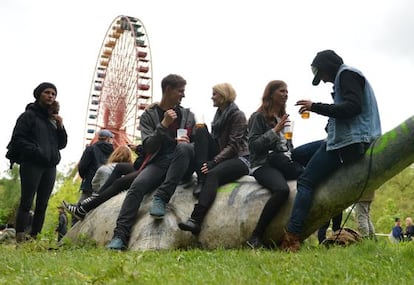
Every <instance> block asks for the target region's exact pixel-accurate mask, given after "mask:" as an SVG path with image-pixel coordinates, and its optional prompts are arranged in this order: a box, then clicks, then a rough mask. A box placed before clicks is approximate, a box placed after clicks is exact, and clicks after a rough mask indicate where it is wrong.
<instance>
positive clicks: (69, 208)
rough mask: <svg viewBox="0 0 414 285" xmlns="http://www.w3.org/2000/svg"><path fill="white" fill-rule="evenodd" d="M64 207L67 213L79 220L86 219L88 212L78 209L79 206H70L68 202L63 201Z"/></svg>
mask: <svg viewBox="0 0 414 285" xmlns="http://www.w3.org/2000/svg"><path fill="white" fill-rule="evenodd" d="M62 205H63V207H64V208H65V209H66V211H68V212H69V213H71V214H72V215H73V216H74V217H75V218H77V219H78V220H83V219H84V218H85V216H86V212H85V211H82V209H81V208H80V207H78V206H77V205H73V204H69V203H68V202H66V201H63V202H62Z"/></svg>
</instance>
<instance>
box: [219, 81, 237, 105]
mask: <svg viewBox="0 0 414 285" xmlns="http://www.w3.org/2000/svg"><path fill="white" fill-rule="evenodd" d="M213 92H216V93H218V94H220V95H221V96H222V97H223V101H224V102H223V103H232V102H234V100H236V96H237V94H236V90H234V88H233V86H231V84H230V83H220V84H217V85H214V86H213Z"/></svg>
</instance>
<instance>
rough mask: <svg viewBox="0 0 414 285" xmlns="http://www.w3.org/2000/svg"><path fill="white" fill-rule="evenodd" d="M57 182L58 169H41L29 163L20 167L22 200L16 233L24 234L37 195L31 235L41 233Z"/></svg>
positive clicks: (18, 212)
mask: <svg viewBox="0 0 414 285" xmlns="http://www.w3.org/2000/svg"><path fill="white" fill-rule="evenodd" d="M55 180H56V167H41V166H38V165H35V164H33V163H30V162H27V163H22V164H21V165H20V185H21V198H20V205H19V209H18V211H17V215H16V232H17V233H20V232H24V229H25V228H26V226H27V223H28V219H29V211H30V209H31V207H32V204H33V200H34V197H35V195H36V203H35V210H34V215H33V222H32V227H31V232H30V235H31V236H33V237H35V236H36V235H37V234H38V233H40V232H41V230H42V227H43V223H44V221H45V213H46V209H47V205H48V202H49V197H50V194H51V193H52V190H53V186H54V185H55Z"/></svg>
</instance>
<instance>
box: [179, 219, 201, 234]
mask: <svg viewBox="0 0 414 285" xmlns="http://www.w3.org/2000/svg"><path fill="white" fill-rule="evenodd" d="M178 227H179V228H180V230H182V231H187V232H191V233H192V234H193V235H198V234H199V233H200V231H201V226H200V224H199V223H197V222H196V221H195V220H194V219H191V218H190V219H188V220H187V222H184V223H183V222H180V223H178Z"/></svg>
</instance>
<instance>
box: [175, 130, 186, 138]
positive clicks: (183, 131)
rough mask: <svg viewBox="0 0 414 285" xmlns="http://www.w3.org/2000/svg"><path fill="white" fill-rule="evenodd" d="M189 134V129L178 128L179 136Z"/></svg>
mask: <svg viewBox="0 0 414 285" xmlns="http://www.w3.org/2000/svg"><path fill="white" fill-rule="evenodd" d="M186 135H187V129H177V138H181V137H183V136H186Z"/></svg>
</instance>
